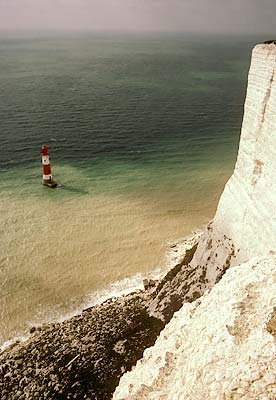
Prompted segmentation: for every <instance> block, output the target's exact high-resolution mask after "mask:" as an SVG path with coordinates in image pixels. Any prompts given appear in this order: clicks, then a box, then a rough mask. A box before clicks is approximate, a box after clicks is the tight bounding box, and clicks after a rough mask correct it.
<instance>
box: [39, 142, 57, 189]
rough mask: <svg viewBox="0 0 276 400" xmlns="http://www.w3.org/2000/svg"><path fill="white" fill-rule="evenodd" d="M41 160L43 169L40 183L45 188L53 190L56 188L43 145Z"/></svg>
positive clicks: (45, 147) (47, 155) (45, 148)
mask: <svg viewBox="0 0 276 400" xmlns="http://www.w3.org/2000/svg"><path fill="white" fill-rule="evenodd" d="M41 158H42V169H43V181H42V183H43V185H45V186H49V187H51V188H54V187H56V186H57V183H56V182H55V181H54V180H53V177H52V173H51V165H50V159H49V154H48V149H47V146H46V145H45V144H44V145H43V146H42V147H41Z"/></svg>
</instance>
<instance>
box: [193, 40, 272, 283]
mask: <svg viewBox="0 0 276 400" xmlns="http://www.w3.org/2000/svg"><path fill="white" fill-rule="evenodd" d="M275 70H276V45H275V44H274V43H271V44H259V45H257V46H256V47H255V48H254V50H253V54H252V61H251V67H250V71H249V76H248V89H247V96H246V101H245V107H244V119H243V124H242V131H241V140H240V147H239V154H238V159H237V163H236V167H235V170H234V173H233V175H232V177H231V178H230V180H229V181H228V183H227V184H226V186H225V189H224V192H223V194H222V196H221V199H220V201H219V204H218V208H217V212H216V215H215V218H214V220H213V222H211V223H210V224H209V226H208V227H207V230H206V232H205V234H204V236H203V238H202V240H201V241H200V243H199V246H198V249H197V252H196V254H195V257H194V258H193V261H192V265H193V266H196V265H208V270H207V278H209V279H210V281H211V284H212V283H215V280H216V277H217V274H218V271H221V270H223V269H224V268H227V267H228V266H233V265H238V264H240V263H241V262H245V261H247V260H249V259H250V258H251V257H253V256H262V255H264V254H266V253H269V252H270V251H274V250H275V249H276V229H275V227H276V71H275Z"/></svg>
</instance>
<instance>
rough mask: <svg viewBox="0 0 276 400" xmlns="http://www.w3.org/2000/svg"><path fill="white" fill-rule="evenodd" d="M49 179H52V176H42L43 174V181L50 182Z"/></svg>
mask: <svg viewBox="0 0 276 400" xmlns="http://www.w3.org/2000/svg"><path fill="white" fill-rule="evenodd" d="M50 179H52V175H44V174H43V180H44V181H48V180H50Z"/></svg>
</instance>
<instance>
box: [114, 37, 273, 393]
mask: <svg viewBox="0 0 276 400" xmlns="http://www.w3.org/2000/svg"><path fill="white" fill-rule="evenodd" d="M275 69H276V44H275V42H272V43H269V44H260V45H257V46H256V47H255V48H254V50H253V54H252V62H251V67H250V71H249V77H248V89H247V96H246V101H245V110H244V119H243V125H242V132H241V141H240V148H239V154H238V159H237V163H236V166H235V171H234V173H233V175H232V177H231V178H230V180H229V181H228V183H227V184H226V186H225V189H224V192H223V194H222V196H221V199H220V201H219V204H218V208H217V212H216V215H215V217H214V220H213V221H212V222H211V223H210V224H209V225H208V227H207V229H206V231H205V232H204V234H203V235H202V236H201V238H200V240H199V245H198V247H197V250H196V252H195V254H194V256H193V259H192V261H191V262H190V265H188V266H186V269H187V273H189V271H192V272H193V275H194V276H196V271H200V272H198V276H201V280H200V283H199V284H197V290H199V292H200V293H201V294H202V297H200V298H198V299H197V300H195V301H193V302H191V303H186V304H184V306H183V307H182V308H181V309H180V311H178V312H177V313H175V315H174V317H173V318H172V320H171V321H170V322H169V323H168V324H167V325H166V327H165V329H164V330H163V331H162V332H161V335H160V337H159V338H158V339H157V341H156V343H155V345H154V346H153V347H151V348H149V349H147V350H146V351H145V353H144V357H143V358H142V359H141V360H140V361H139V362H138V363H137V365H136V367H134V368H133V370H132V371H131V372H128V373H126V374H124V375H123V377H122V378H121V381H120V384H119V386H118V388H117V389H116V392H115V394H114V397H113V398H114V400H127V399H133V400H142V399H156V400H162V399H163V400H165V399H166V400H169V399H170V400H207V399H216V400H228V399H229V400H230V399H232V400H235V399H243V400H249V399H250V400H253V399H254V400H275V399H276V296H275V293H276V256H275V255H274V254H275V253H276V74H275ZM229 267H230V268H229ZM202 271H203V272H204V279H202ZM225 271H226V272H225ZM222 275H223V276H222ZM221 276H222V278H221V280H220V281H219V279H220V277H221ZM218 281H219V282H218ZM217 282H218V283H217ZM208 288H210V290H206V289H208ZM154 312H155V311H154V310H153V313H154Z"/></svg>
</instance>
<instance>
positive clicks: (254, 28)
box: [0, 0, 276, 39]
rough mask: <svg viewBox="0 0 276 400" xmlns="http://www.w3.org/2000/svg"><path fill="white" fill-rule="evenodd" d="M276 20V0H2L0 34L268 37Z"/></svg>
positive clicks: (274, 29) (275, 29) (0, 5)
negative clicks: (146, 33)
mask: <svg viewBox="0 0 276 400" xmlns="http://www.w3.org/2000/svg"><path fill="white" fill-rule="evenodd" d="M275 21H276V0H0V30H19V31H21V30H85V31H87V30H91V31H94V30H96V31H113V30H115V31H118V30H119V31H165V32H166V31H172V32H174V31H177V32H181V31H183V32H210V33H231V34H235V33H238V34H240V33H245V34H247V33H256V34H271V33H273V32H275V31H276V28H275V27H276V22H275ZM273 39H275V38H273Z"/></svg>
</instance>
